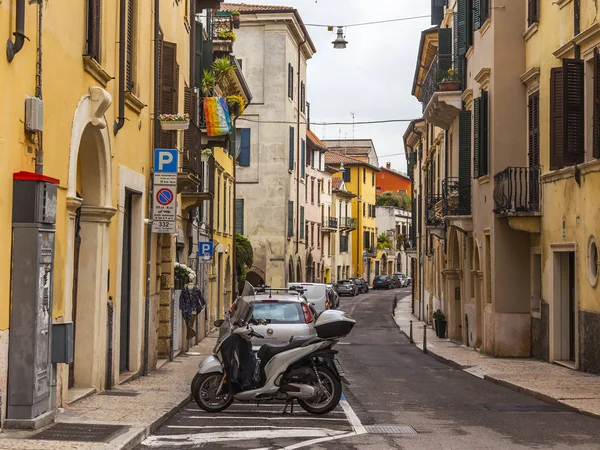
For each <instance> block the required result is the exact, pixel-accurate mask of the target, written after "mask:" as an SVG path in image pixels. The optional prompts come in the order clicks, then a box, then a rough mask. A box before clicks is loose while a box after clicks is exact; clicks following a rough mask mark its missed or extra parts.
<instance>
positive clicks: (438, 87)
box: [422, 56, 461, 111]
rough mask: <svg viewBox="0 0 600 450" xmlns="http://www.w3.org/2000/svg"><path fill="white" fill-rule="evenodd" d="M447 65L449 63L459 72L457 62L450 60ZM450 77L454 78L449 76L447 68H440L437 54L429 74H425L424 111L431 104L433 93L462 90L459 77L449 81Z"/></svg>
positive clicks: (423, 87) (423, 86)
mask: <svg viewBox="0 0 600 450" xmlns="http://www.w3.org/2000/svg"><path fill="white" fill-rule="evenodd" d="M445 65H446V66H448V65H449V66H450V67H451V68H452V70H454V71H455V72H457V70H456V67H457V64H455V63H454V62H453V61H451V60H449V61H448V63H447V64H445ZM448 79H452V77H449V73H448V70H447V69H441V68H440V64H439V61H438V57H437V56H436V57H435V58H434V59H433V62H432V63H431V66H429V70H428V71H427V74H426V75H425V78H424V80H423V85H422V89H423V105H422V106H423V111H425V108H426V107H427V105H428V104H429V101H430V100H431V98H432V97H433V94H435V93H436V92H438V91H458V90H460V86H461V85H460V81H458V79H456V81H449V80H448Z"/></svg>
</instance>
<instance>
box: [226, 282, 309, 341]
mask: <svg viewBox="0 0 600 450" xmlns="http://www.w3.org/2000/svg"><path fill="white" fill-rule="evenodd" d="M240 298H242V299H244V301H246V302H247V303H249V304H252V305H253V306H254V312H253V316H252V317H253V318H254V319H256V320H259V319H264V320H265V321H266V324H264V325H260V324H259V325H253V326H252V327H253V328H254V331H255V332H256V333H258V334H260V335H262V336H264V338H263V339H259V338H255V337H253V338H252V350H254V351H255V352H257V351H258V350H259V349H260V347H261V346H262V345H263V344H285V343H287V342H289V340H290V338H291V337H292V336H294V337H301V336H316V335H317V332H316V330H315V324H314V319H315V314H314V310H312V311H311V308H310V306H309V304H308V302H307V301H306V299H304V298H303V297H302V296H301V295H299V294H298V293H296V292H289V291H288V290H287V289H284V288H281V289H280V290H278V289H272V288H271V289H269V290H266V291H265V292H257V293H256V295H253V296H244V297H238V298H237V299H236V302H235V303H234V305H233V306H232V310H234V309H235V305H236V303H237V301H238V300H239V299H240Z"/></svg>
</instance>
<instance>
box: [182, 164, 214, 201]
mask: <svg viewBox="0 0 600 450" xmlns="http://www.w3.org/2000/svg"><path fill="white" fill-rule="evenodd" d="M181 194H182V196H183V197H184V198H185V197H188V198H189V197H194V198H198V199H209V198H213V197H214V195H215V158H214V156H211V157H210V158H209V159H208V161H201V162H200V183H198V184H195V183H194V184H186V185H185V186H184V187H183V190H182V191H181Z"/></svg>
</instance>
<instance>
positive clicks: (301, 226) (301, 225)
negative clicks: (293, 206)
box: [300, 206, 306, 239]
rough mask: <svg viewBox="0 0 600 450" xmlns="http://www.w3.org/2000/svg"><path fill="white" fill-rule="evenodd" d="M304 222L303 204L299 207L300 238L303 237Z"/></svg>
mask: <svg viewBox="0 0 600 450" xmlns="http://www.w3.org/2000/svg"><path fill="white" fill-rule="evenodd" d="M305 228H306V224H305V223H304V206H301V207H300V239H304V229H305Z"/></svg>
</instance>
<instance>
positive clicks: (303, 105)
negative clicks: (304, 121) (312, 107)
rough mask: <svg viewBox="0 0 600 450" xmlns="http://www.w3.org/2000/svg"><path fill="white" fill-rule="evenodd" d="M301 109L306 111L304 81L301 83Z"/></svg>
mask: <svg viewBox="0 0 600 450" xmlns="http://www.w3.org/2000/svg"><path fill="white" fill-rule="evenodd" d="M300 111H302V112H304V111H306V87H305V86H304V81H302V82H301V83H300Z"/></svg>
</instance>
